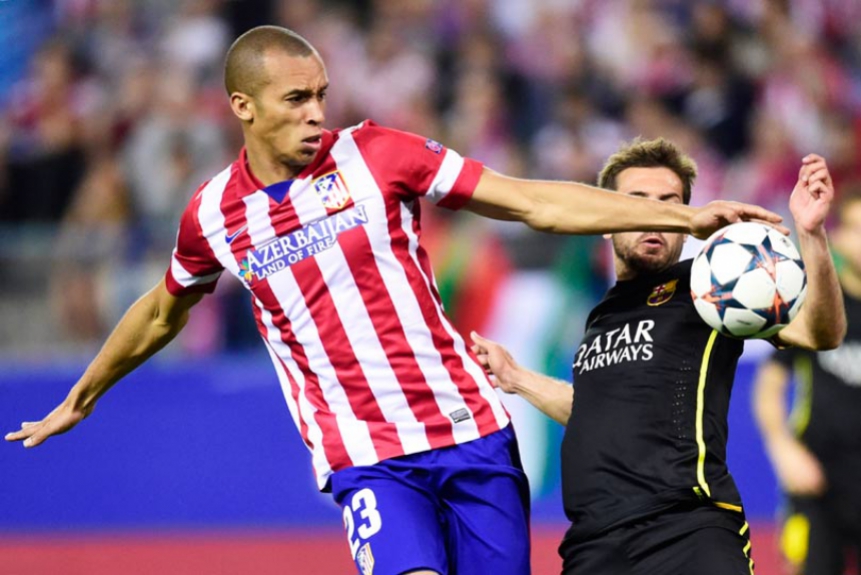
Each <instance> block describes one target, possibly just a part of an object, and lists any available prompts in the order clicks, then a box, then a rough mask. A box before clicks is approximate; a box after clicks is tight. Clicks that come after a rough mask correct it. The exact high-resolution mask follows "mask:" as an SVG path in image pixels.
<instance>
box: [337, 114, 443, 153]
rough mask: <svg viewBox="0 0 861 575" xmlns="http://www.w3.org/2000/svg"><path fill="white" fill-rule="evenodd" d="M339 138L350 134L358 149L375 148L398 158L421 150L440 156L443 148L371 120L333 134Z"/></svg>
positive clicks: (416, 135)
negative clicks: (395, 154) (391, 152)
mask: <svg viewBox="0 0 861 575" xmlns="http://www.w3.org/2000/svg"><path fill="white" fill-rule="evenodd" d="M335 134H336V135H338V136H340V135H343V134H350V135H351V136H352V138H353V140H355V142H356V144H357V145H358V146H359V147H360V148H376V149H379V150H386V151H393V152H397V153H398V155H399V156H404V155H407V154H411V153H415V152H418V151H421V150H424V151H426V152H430V153H431V154H432V155H434V154H435V155H441V152H442V151H443V150H445V147H444V146H443V145H442V144H440V143H439V142H437V141H436V140H434V139H432V138H428V137H426V136H421V135H419V134H413V133H412V132H405V131H403V130H398V129H396V128H390V127H387V126H381V125H379V124H377V123H376V122H374V121H373V120H365V121H363V122H361V123H359V124H357V125H355V126H352V127H350V128H345V129H343V130H339V131H338V132H335Z"/></svg>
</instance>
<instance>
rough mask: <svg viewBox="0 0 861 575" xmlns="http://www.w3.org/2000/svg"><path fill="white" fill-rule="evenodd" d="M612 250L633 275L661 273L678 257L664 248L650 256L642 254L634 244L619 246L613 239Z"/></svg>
mask: <svg viewBox="0 0 861 575" xmlns="http://www.w3.org/2000/svg"><path fill="white" fill-rule="evenodd" d="M613 252H614V253H615V254H616V257H617V258H618V259H619V260H620V261H622V263H624V264H625V266H626V267H627V269H628V271H629V272H632V273H633V275H634V276H635V277H640V276H644V275H653V274H658V273H661V272H663V271H665V270H667V269H668V268H669V267H670V266H672V265H673V264H675V263H676V262H677V261H678V259H679V258H678V256H676V257H673V256H672V254H671V253H670V251H669V250H664V251H662V252H661V253H659V254H655V255H654V256H652V257H649V256H643V255H641V254H638V253H637V250H636V246H634V247H630V246H620V245H619V244H617V243H616V241H615V240H614V241H613Z"/></svg>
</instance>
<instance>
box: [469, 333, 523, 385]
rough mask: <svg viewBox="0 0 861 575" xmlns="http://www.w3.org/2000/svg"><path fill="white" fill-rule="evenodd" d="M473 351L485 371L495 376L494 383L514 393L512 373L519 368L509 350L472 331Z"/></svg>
mask: <svg viewBox="0 0 861 575" xmlns="http://www.w3.org/2000/svg"><path fill="white" fill-rule="evenodd" d="M469 336H470V337H471V338H472V342H473V345H472V348H471V349H472V352H473V353H474V354H475V356H476V358H477V359H478V363H479V364H480V365H481V367H483V368H484V371H485V373H487V374H488V375H492V376H495V379H494V380H491V381H493V383H494V384H495V385H496V387H498V388H499V389H501V390H502V391H504V392H505V393H514V392H515V390H514V384H513V383H512V382H511V378H512V374H513V373H514V372H515V371H516V370H517V369H518V365H517V362H515V361H514V358H513V357H511V354H510V353H508V350H507V349H505V348H504V347H502V346H501V345H499V344H498V343H496V342H495V341H493V340H490V339H486V338H483V337H481V336H480V335H478V334H477V333H476V332H474V331H473V332H471V333H470V334H469Z"/></svg>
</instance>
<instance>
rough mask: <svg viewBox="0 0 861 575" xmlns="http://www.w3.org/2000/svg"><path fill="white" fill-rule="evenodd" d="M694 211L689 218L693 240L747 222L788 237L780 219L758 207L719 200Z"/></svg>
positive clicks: (787, 231)
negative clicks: (775, 230)
mask: <svg viewBox="0 0 861 575" xmlns="http://www.w3.org/2000/svg"><path fill="white" fill-rule="evenodd" d="M696 210H697V212H696V214H694V216H693V217H692V218H691V235H692V236H694V237H695V238H699V239H705V238H707V237H709V236H710V235H712V234H713V233H714V232H716V231H718V230H719V229H721V228H722V227H724V226H727V225H729V224H734V223H736V222H748V221H753V222H762V223H764V224H768V225H770V226H773V227H774V228H776V229H777V230H779V231H780V232H781V233H782V234H784V235H789V229H787V228H786V227H785V226H782V225H780V222H781V221H783V218H782V217H780V216H779V215H778V214H775V213H774V212H771V211H769V210H766V209H765V208H761V207H759V206H754V205H751V204H742V203H740V202H728V201H720V200H719V201H715V202H709V203H708V204H706V205H705V206H703V207H701V208H696Z"/></svg>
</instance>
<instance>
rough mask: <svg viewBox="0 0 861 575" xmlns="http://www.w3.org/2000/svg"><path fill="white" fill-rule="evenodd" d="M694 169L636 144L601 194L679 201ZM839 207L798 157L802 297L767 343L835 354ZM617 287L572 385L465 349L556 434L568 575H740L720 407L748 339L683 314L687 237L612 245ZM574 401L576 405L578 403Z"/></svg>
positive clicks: (483, 350)
mask: <svg viewBox="0 0 861 575" xmlns="http://www.w3.org/2000/svg"><path fill="white" fill-rule="evenodd" d="M695 177H696V166H695V165H694V163H693V162H692V161H691V160H690V159H689V158H687V157H686V156H684V155H683V154H681V152H679V150H678V149H677V148H676V147H675V146H674V145H673V144H671V143H669V142H667V141H665V140H663V139H659V140H652V141H640V140H636V141H634V142H633V143H631V144H630V145H628V146H626V147H624V148H623V149H621V150H620V151H619V152H618V153H616V154H614V155H613V156H611V157H610V159H609V160H608V162H607V164H606V166H605V167H604V169H603V170H602V172H601V175H600V177H599V185H601V186H602V187H605V188H611V189H616V190H617V191H618V192H620V193H624V194H629V195H633V196H641V197H646V198H652V199H655V200H660V201H664V202H678V203H688V201H689V200H690V192H691V186H692V184H693V181H694V178H695ZM833 195H834V190H833V186H832V184H831V178H830V176H829V173H828V169H827V167H826V165H825V161H824V160H823V159H822V158H820V157H819V156H815V155H810V156H807V157H806V158H804V160H803V163H802V167H801V170H800V172H799V180H798V183H797V184H796V186H795V189H794V190H793V193H792V196H791V198H790V200H789V206H790V211H791V212H792V215H793V218H794V220H795V225H796V230H797V233H798V240H799V243H800V246H801V253H802V257H803V258H804V261H805V264H806V268H807V273H808V296H807V297H808V299H807V303H806V305H805V306H804V307H803V308H802V311H801V312H799V314H798V317H797V318H796V319H795V321H793V322H792V324H790V325H789V326H787V327H786V328H785V329H784V330H783V331H781V332H780V333H779V334H778V335H777V336H776V337H775V340H776V343H777V345H795V346H800V347H804V348H808V349H821V348H832V347H836V346H837V345H838V344H839V343H840V341H841V339H842V337H843V334H844V332H845V318H844V312H843V306H842V300H841V298H840V297H839V294H840V288H839V285H838V283H837V277H836V272H835V271H834V266H833V265H832V262H831V257H830V254H829V251H828V245H827V240H826V236H825V228H824V222H825V218H826V215H827V214H828V210H829V207H830V204H831V201H832V198H833ZM612 242H613V250H614V265H615V270H616V275H617V278H618V281H617V283H616V285H615V286H613V287H612V288H611V289H610V291H609V292H608V293H607V294H606V296H605V297H604V299H603V300H602V301H601V302H600V303H599V304H598V305H597V306H596V307H595V309H594V310H592V312H591V314H590V315H589V318H588V320H587V323H586V332H585V335H584V338H583V343H582V344H581V345H580V347H579V349H578V350H577V353H576V356H575V360H574V387H573V388H572V386H570V385H568V384H566V383H565V382H562V381H559V380H556V379H552V378H549V377H546V376H543V375H541V374H538V373H536V372H533V371H530V370H528V369H525V368H523V367H521V366H519V365H517V363H516V362H515V361H514V359H513V358H512V357H511V356H510V355H509V354H508V352H507V351H506V350H505V349H504V348H502V347H501V346H499V345H498V344H496V343H494V342H491V341H489V340H486V339H484V338H481V337H480V336H478V335H477V334H474V336H473V340H474V342H475V345H474V346H473V351H475V352H476V354H477V355H478V356H479V360H480V361H481V362H482V363H483V365H484V366H485V368H486V369H487V370H488V371H490V372H492V373H493V374H494V375H495V376H496V380H497V385H498V386H499V387H500V388H502V389H503V390H504V391H506V392H509V393H516V394H518V395H521V396H523V397H524V398H525V399H527V400H528V401H530V402H531V403H532V404H533V405H535V406H536V407H537V408H538V409H540V410H541V411H543V412H544V413H546V414H547V415H549V416H550V417H552V418H553V419H555V420H557V421H559V422H560V423H563V424H566V425H567V427H566V430H565V437H564V440H563V443H562V491H563V499H564V506H565V512H566V515H567V516H568V518H569V519H570V520H571V527H570V529H569V530H568V532H567V534H566V535H565V538H564V540H563V542H562V544H561V546H560V549H559V551H560V554H561V555H562V557H563V573H564V574H574V575H617V574H618V575H622V574H637V575H640V574H642V575H675V574H677V575H692V574H696V575H712V574H713V575H734V574H738V575H743V574H750V573H752V571H753V561H752V560H751V559H750V541H749V533H748V525H747V523H746V522H745V519H744V512H743V509H742V504H741V499H740V497H739V494H738V491H737V490H736V487H735V484H734V482H733V479H732V477H731V476H730V474H729V472H728V470H727V466H726V441H727V432H728V430H727V409H728V405H729V397H730V390H731V387H732V382H733V377H734V375H735V368H736V363H737V360H738V357H739V356H740V355H741V352H742V347H743V341H741V340H738V339H731V338H728V337H724V336H722V335H719V334H718V333H717V332H716V331H714V330H712V329H711V328H710V327H708V326H707V325H706V324H705V323H704V322H703V321H702V320H701V319H700V317H699V315H698V314H697V312H696V310H695V309H694V306H693V302H692V300H691V297H690V287H689V276H690V266H691V262H690V261H685V262H681V263H679V258H680V255H681V251H682V244H683V242H684V236H683V235H682V234H669V233H623V234H615V235H613V236H612ZM575 389H576V400H575V394H574V390H575Z"/></svg>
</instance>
